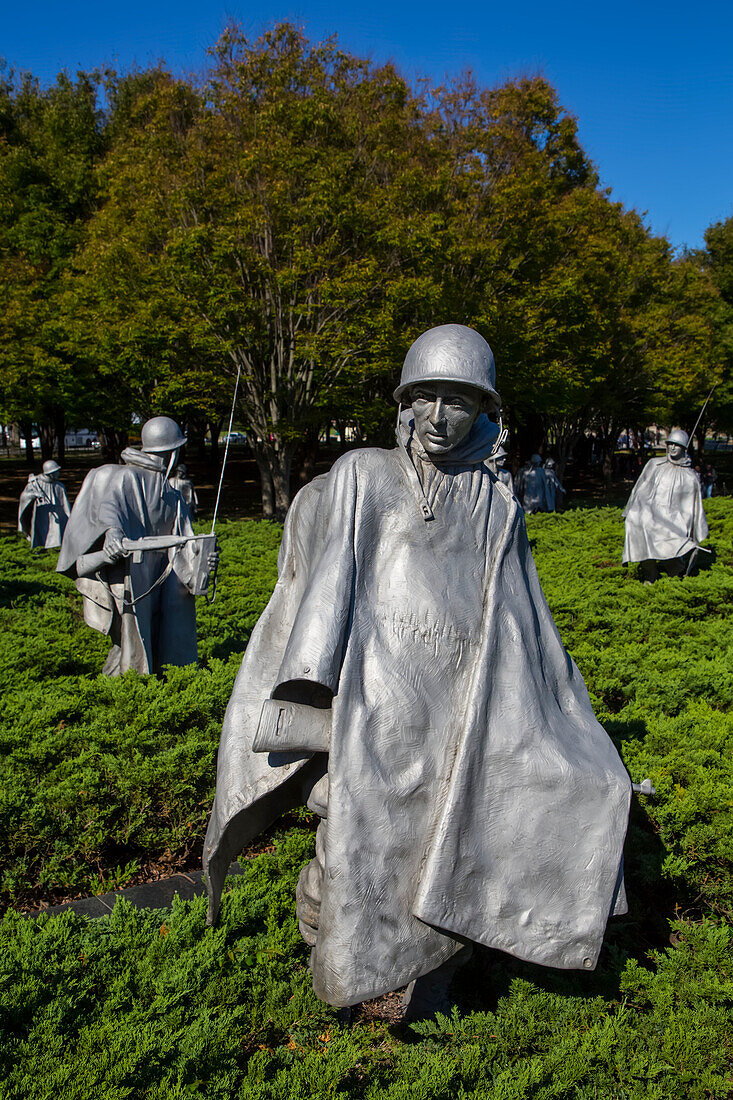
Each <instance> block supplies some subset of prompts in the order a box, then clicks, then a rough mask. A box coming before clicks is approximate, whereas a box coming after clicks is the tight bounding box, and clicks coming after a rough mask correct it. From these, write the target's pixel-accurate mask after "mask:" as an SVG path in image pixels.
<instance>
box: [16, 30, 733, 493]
mask: <svg viewBox="0 0 733 1100" xmlns="http://www.w3.org/2000/svg"><path fill="white" fill-rule="evenodd" d="M99 86H100V85H99V80H98V78H96V77H90V76H85V75H84V74H80V75H79V76H78V78H77V80H76V82H72V81H70V80H69V78H67V77H65V76H61V77H59V78H58V81H57V82H56V84H55V85H54V86H53V87H52V88H50V89H47V90H45V91H44V90H41V89H40V88H39V86H38V84H37V83H36V82H34V81H33V80H32V78H30V77H24V78H22V79H20V80H12V79H8V80H6V81H5V83H4V85H3V88H2V94H1V95H0V100H1V103H0V107H1V109H0V125H2V127H3V130H2V135H1V136H0V196H2V206H1V214H0V251H2V254H3V256H4V257H5V258H7V260H8V264H7V265H6V271H7V272H8V274H7V276H6V277H5V281H4V290H5V291H6V293H7V295H8V303H9V308H8V309H7V311H6V313H5V316H4V319H3V320H2V322H0V325H1V326H2V330H1V331H0V360H1V361H2V363H3V365H4V367H6V368H7V369H5V385H4V393H3V396H2V398H0V400H1V401H2V404H3V408H4V410H5V415H6V416H13V417H15V418H17V419H21V418H22V419H24V420H25V421H26V423H30V422H31V421H37V422H39V423H41V424H49V423H52V422H53V420H54V418H56V419H58V418H59V415H66V416H67V417H68V416H70V415H72V410H73V415H77V410H78V415H82V413H86V415H87V416H88V417H89V418H92V419H93V420H94V422H95V423H97V424H99V425H100V426H103V427H107V428H108V429H109V430H110V432H112V431H113V430H114V431H117V432H119V433H124V432H125V430H126V428H127V427H129V424H130V422H131V420H132V419H133V418H140V417H145V416H147V415H149V414H150V413H153V412H166V413H170V414H172V415H175V416H178V417H179V419H182V420H184V421H185V422H186V423H187V425H188V427H189V433H190V434H192V435H198V437H199V438H201V437H202V436H203V433H204V431H205V430H206V428H207V427H208V428H209V430H210V432H211V436H212V439H215V438H216V437H217V436H218V432H219V427H220V424H221V422H222V419H223V417H224V415H225V411H226V409H227V406H228V404H229V401H230V400H231V395H232V391H233V387H234V379H235V377H236V376H237V375H239V377H240V387H239V395H240V397H239V405H238V411H237V416H238V421H239V422H240V423H241V424H243V425H244V426H246V428H247V429H248V435H249V439H250V442H251V444H252V446H253V448H254V451H255V455H256V458H257V461H258V465H259V470H260V475H261V480H262V491H263V507H264V510H265V514H266V515H274V514H276V513H277V514H279V515H281V514H282V513H283V512H284V511H285V509H286V508H287V505H288V503H289V499H290V480H291V478H290V475H291V467H292V463H293V459H294V456H295V455H296V453H297V451H298V448H299V447H300V448H302V447H304V446H310V445H312V444H313V442H314V441H315V440H317V437H318V433H319V431H320V430H321V428H322V427H323V426H324V425H325V424H328V423H329V422H330V421H332V420H339V421H347V420H348V421H350V422H351V424H352V425H353V428H354V431H355V432H356V436H357V438H358V439H359V440H361V441H362V442H382V441H385V440H386V439H388V438H389V434H390V431H391V421H392V415H393V412H392V409H391V404H390V393H391V390H392V388H393V386H394V380H395V376H396V375H397V373H398V371H399V368H400V365H401V361H402V358H403V357H404V353H405V351H406V348H407V347H408V346H409V344H410V342H411V341H412V340H413V339H414V338H415V337H416V336H417V335H418V334H419V332H421V331H422V330H423V329H425V328H427V327H429V326H430V325H434V324H439V323H443V322H446V321H456V320H458V321H461V322H464V323H467V324H472V325H475V326H476V327H477V328H478V329H479V330H480V331H481V332H482V333H483V334H484V335H485V336H486V337H487V338H488V339H489V341H490V343H491V344H492V346H493V347H494V349H495V352H496V355H497V362H498V380H499V389H500V392H501V393H502V395H503V398H504V404H505V419H506V420H507V421H508V422H509V424H510V425H511V427H512V429H513V431H514V434H515V442H516V446H517V448H518V449H519V450H520V451H529V450H535V449H536V448H537V446H538V445H539V444H540V443H541V442H542V441H543V440H549V441H550V442H551V444H552V446H553V447H554V449H555V450H556V452H557V455H558V457H559V458H560V461H561V464H562V462H563V461H564V460H565V458H566V457H567V456H568V455H569V454H570V453H571V451H572V448H573V446H574V444H575V442H576V441H577V439H578V438H579V436H580V435H581V434H582V433H583V432H584V431H586V430H587V429H588V428H589V427H592V426H595V427H599V428H601V429H602V431H603V433H604V437H605V439H606V440H607V442H608V446H609V447H610V446H611V445H612V443H613V441H614V440H615V438H616V435H617V434H618V429H619V428H620V427H623V426H625V425H633V426H635V427H641V426H643V425H644V424H645V423H648V422H649V420H650V419H652V418H656V419H657V420H659V421H660V422H663V423H670V424H671V423H674V422H677V423H682V424H685V425H689V421H690V420H691V419H694V416H693V415H692V410H694V409H695V408H696V406H697V407H699V405H700V404H701V403H702V400H703V399H704V396H705V394H706V393H707V391H708V390H709V389H710V387H711V386H712V385H713V383H716V382H717V383H718V391H717V396H716V401H715V403H714V404H713V405H712V406H711V416H712V417H713V420H714V422H715V423H716V424H719V425H723V426H724V424H725V423H727V418H728V412H727V410H728V409H729V408H730V407H731V405H730V403H729V401H728V397H727V393H728V389H727V386H728V383H727V381H726V380H727V378H728V377H729V374H730V371H729V366H730V351H731V346H732V345H733V338H732V337H731V331H733V328H732V326H731V324H730V311H731V309H732V308H733V307H732V306H731V303H730V283H731V279H730V277H729V274H726V272H727V271H728V268H729V267H730V251H731V249H730V245H729V243H726V242H727V241H728V238H727V236H726V233H727V232H729V231H728V230H726V223H721V225H720V226H718V227H711V230H710V231H709V241H708V246H707V249H706V250H705V251H704V252H703V253H701V254H699V255H685V256H682V257H679V258H678V257H675V256H674V254H673V251H672V249H671V247H670V245H669V243H668V242H667V241H666V240H665V239H664V238H661V237H654V236H653V235H652V234H651V233H650V232H649V230H648V229H647V228H646V226H645V225H644V223H643V221H642V219H641V218H640V217H639V216H638V215H637V214H636V213H635V212H633V211H628V210H625V209H624V208H623V206H622V205H621V204H620V203H616V202H613V201H612V198H611V196H610V194H609V193H608V192H607V191H605V190H603V189H602V188H600V187H599V183H598V176H597V173H596V170H595V167H594V165H593V164H592V163H591V162H590V160H589V158H588V156H587V154H586V152H585V151H584V149H583V148H582V145H581V144H580V142H579V139H578V133H577V124H576V121H575V119H573V118H572V116H570V115H569V114H568V112H567V111H565V110H564V108H563V107H562V105H561V104H560V102H559V100H558V97H557V93H556V92H555V90H554V89H553V88H552V87H551V85H550V84H549V83H548V82H547V81H546V80H544V79H543V78H541V77H532V78H529V77H525V78H519V79H515V80H511V81H508V82H506V83H504V84H502V85H499V86H497V87H495V88H486V87H482V86H480V85H479V84H477V83H476V82H475V81H474V80H473V79H472V78H471V77H470V76H468V77H463V78H461V79H459V80H455V81H452V82H448V83H446V84H445V85H443V86H441V87H433V86H431V85H430V84H429V83H428V82H427V81H419V82H415V83H413V84H410V83H409V82H408V81H407V80H406V79H405V78H404V77H403V76H402V75H400V73H398V72H397V71H396V70H395V68H394V67H393V66H391V65H376V64H374V63H372V62H371V61H367V60H364V59H363V58H359V57H356V56H354V55H352V54H350V53H348V52H347V51H345V50H343V49H342V48H340V47H339V45H338V43H337V42H336V40H335V39H327V40H326V41H324V42H322V43H312V42H310V41H309V40H308V39H307V38H306V36H305V34H304V33H303V32H302V31H301V30H299V29H297V28H296V27H294V26H293V25H291V24H288V23H282V24H278V25H276V26H275V27H273V28H272V29H271V30H269V31H267V32H266V33H265V34H264V35H262V36H261V37H260V38H258V39H256V40H250V39H249V38H247V37H246V36H245V35H243V34H242V33H241V31H239V30H238V29H237V28H236V27H230V28H229V29H228V30H227V31H226V32H225V33H224V35H223V36H222V38H221V40H220V41H219V43H218V44H217V46H216V48H215V49H214V50H213V51H212V56H211V61H210V65H209V68H208V70H207V72H206V73H205V75H204V76H203V77H202V79H201V81H200V82H199V83H195V82H192V81H191V80H189V79H183V78H180V77H174V76H173V75H172V74H171V73H170V72H168V71H167V70H166V69H165V68H164V67H157V68H153V69H149V70H146V71H133V72H130V73H124V74H116V73H106V74H105V75H104V79H103V88H104V110H100V109H99V106H98V102H97V95H98V91H99ZM49 135H50V136H49ZM47 139H48V140H47Z"/></svg>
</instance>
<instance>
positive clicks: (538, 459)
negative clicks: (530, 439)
mask: <svg viewBox="0 0 733 1100" xmlns="http://www.w3.org/2000/svg"><path fill="white" fill-rule="evenodd" d="M529 461H530V462H531V463H532V465H533V466H541V465H542V455H532V457H531V458H530V460H529Z"/></svg>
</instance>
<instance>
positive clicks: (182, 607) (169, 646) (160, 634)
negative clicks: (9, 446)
mask: <svg viewBox="0 0 733 1100" xmlns="http://www.w3.org/2000/svg"><path fill="white" fill-rule="evenodd" d="M122 460H123V463H124V465H120V466H113V465H110V466H100V467H99V468H98V469H96V470H92V471H91V472H90V473H88V474H87V476H86V478H85V479H84V484H83V485H82V487H81V490H80V492H79V496H78V497H77V498H76V501H75V503H74V508H73V510H72V512H71V516H70V518H69V522H68V525H67V527H66V532H65V534H64V540H63V543H62V546H61V554H60V555H59V561H58V565H57V567H56V568H57V570H58V571H59V572H60V573H65V574H66V575H67V576H69V577H72V578H73V579H74V581H75V583H76V587H77V588H78V590H79V592H80V593H81V595H82V597H83V604H84V619H85V622H86V623H87V625H88V626H91V627H92V628H93V629H94V630H99V631H101V633H102V634H109V636H110V638H111V639H112V649H111V650H110V653H109V656H108V658H107V661H106V663H105V666H104V669H103V671H104V672H105V673H106V674H107V675H109V676H120V675H122V674H123V673H124V672H126V671H127V670H128V669H131V668H132V669H135V670H136V671H137V672H141V673H149V672H159V671H160V670H161V668H163V666H164V665H187V664H192V663H193V662H195V661H196V658H197V646H196V604H195V599H194V597H193V596H192V595H191V593H190V592H189V590H188V588H187V587H186V586H187V584H190V583H191V581H192V577H193V568H192V563H191V562H190V560H189V558H188V557H187V555H186V553H185V552H181V551H180V550H179V551H172V550H171V551H155V552H149V551H148V552H145V553H144V554H142V555H141V556H140V559H141V560H140V561H135V560H134V557H133V556H130V557H127V558H123V559H122V560H121V561H118V562H115V563H114V565H106V566H103V567H102V568H101V569H100V570H99V572H98V573H97V574H96V575H95V576H93V577H78V576H77V574H76V561H77V559H78V558H79V557H80V556H81V555H82V554H88V553H90V552H91V551H94V550H99V549H101V548H102V546H103V543H104V538H105V535H106V534H107V532H108V531H109V530H110V529H116V530H118V531H121V532H122V534H123V535H124V536H125V537H127V538H130V539H139V538H142V537H143V536H146V535H171V534H182V535H188V534H192V533H193V528H192V526H191V519H190V516H189V513H188V509H187V508H186V505H185V504H184V502H183V499H182V497H181V495H180V493H178V492H177V491H176V490H175V489H173V488H171V486H170V484H169V482H168V480H167V479H166V477H165V468H164V467H163V463H162V461H161V459H160V458H158V457H157V456H155V455H151V454H145V453H144V452H142V451H137V450H134V449H133V448H131V447H128V448H127V450H125V451H123V453H122Z"/></svg>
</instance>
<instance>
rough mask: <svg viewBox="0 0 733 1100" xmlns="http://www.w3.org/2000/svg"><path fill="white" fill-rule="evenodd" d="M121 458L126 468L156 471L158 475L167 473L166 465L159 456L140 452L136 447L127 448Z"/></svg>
mask: <svg viewBox="0 0 733 1100" xmlns="http://www.w3.org/2000/svg"><path fill="white" fill-rule="evenodd" d="M120 458H121V459H122V461H123V462H124V463H125V465H126V466H140V467H141V468H142V469H143V470H154V471H155V473H158V474H164V473H165V464H164V462H163V459H162V458H160V456H159V455H149V454H146V452H145V451H138V449H137V448H136V447H125V449H124V451H123V452H122V454H121V455H120Z"/></svg>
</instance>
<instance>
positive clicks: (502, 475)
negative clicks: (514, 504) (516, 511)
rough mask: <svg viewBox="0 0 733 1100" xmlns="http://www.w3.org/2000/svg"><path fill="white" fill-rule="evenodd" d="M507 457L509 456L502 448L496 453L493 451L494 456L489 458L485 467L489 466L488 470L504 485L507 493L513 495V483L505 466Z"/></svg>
mask: <svg viewBox="0 0 733 1100" xmlns="http://www.w3.org/2000/svg"><path fill="white" fill-rule="evenodd" d="M508 457H509V456H508V454H507V453H506V451H505V450H504V448H503V447H499V449H498V451H494V454H493V455H492V456H491V458H490V459H489V461H488V462H487V466H489V467H490V469H492V470H493V471H494V473H495V474H496V476H497V477H498V479H499V481H500V482H501V483H502V485H506V487H507V489H508V490H509V492H510V493H513V492H514V482H513V480H512V475H511V472H510V471H509V470H507V468H506V465H505V463H506V460H507V458H508Z"/></svg>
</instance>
